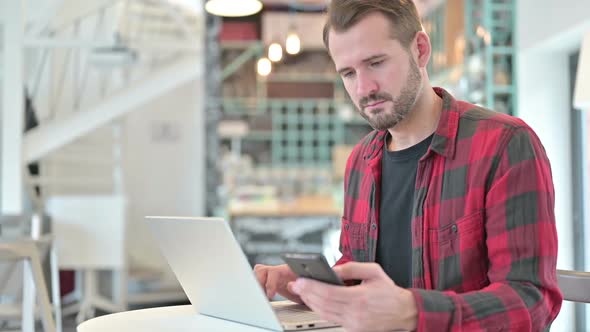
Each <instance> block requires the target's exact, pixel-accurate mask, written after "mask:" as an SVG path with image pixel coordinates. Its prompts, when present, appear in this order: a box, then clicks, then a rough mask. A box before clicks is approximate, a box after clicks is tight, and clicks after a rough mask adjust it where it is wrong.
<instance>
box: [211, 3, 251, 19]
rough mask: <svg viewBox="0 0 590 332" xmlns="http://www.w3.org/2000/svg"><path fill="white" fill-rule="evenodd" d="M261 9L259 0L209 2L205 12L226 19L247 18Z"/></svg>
mask: <svg viewBox="0 0 590 332" xmlns="http://www.w3.org/2000/svg"><path fill="white" fill-rule="evenodd" d="M261 9H262V2H260V0H238V1H236V0H209V1H207V3H206V4H205V10H206V11H207V12H208V13H210V14H213V15H217V16H226V17H240V16H249V15H253V14H256V13H258V12H259V11H260V10H261Z"/></svg>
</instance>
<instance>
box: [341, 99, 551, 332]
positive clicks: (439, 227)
mask: <svg viewBox="0 0 590 332" xmlns="http://www.w3.org/2000/svg"><path fill="white" fill-rule="evenodd" d="M435 92H436V93H437V94H438V95H439V96H441V97H442V98H443V109H442V112H441V117H440V121H439V124H438V128H437V129H436V132H435V134H434V137H433V139H432V143H431V145H430V147H429V149H428V152H427V153H426V155H424V156H423V157H422V158H421V160H420V161H419V163H418V170H417V175H416V187H415V194H414V205H413V210H412V235H411V236H412V248H413V249H412V284H413V288H411V289H410V291H412V293H413V294H414V296H415V298H416V303H417V306H418V331H462V330H463V331H482V330H485V331H500V330H501V331H541V330H545V329H547V330H548V327H549V326H550V324H551V322H552V321H553V319H554V318H555V317H556V316H557V314H558V312H559V309H560V307H561V302H562V295H561V292H560V291H559V288H558V285H557V278H556V260H557V231H556V228H555V216H554V211H553V210H554V189H553V182H552V179H551V169H550V165H549V160H548V158H547V156H546V154H545V150H544V148H543V146H542V145H541V143H540V141H539V138H538V137H537V136H536V134H535V133H534V132H533V130H532V129H531V128H530V127H529V126H528V125H526V124H525V123H524V122H523V121H522V120H520V119H518V118H515V117H511V116H508V115H505V114H501V113H496V112H492V111H490V110H486V109H483V108H480V107H477V106H475V105H472V104H469V103H466V102H462V101H457V100H455V99H454V98H453V97H452V96H451V95H450V94H449V93H447V92H446V91H444V90H443V89H440V88H435ZM385 135H386V131H373V132H371V133H370V134H369V135H367V136H366V137H365V138H364V139H363V140H362V141H361V142H360V143H359V144H357V146H356V147H355V148H354V149H353V152H352V153H351V155H350V157H349V159H348V162H347V166H346V175H345V181H344V190H345V197H344V202H345V203H344V216H343V218H342V233H341V238H340V251H341V252H342V254H343V256H342V258H341V259H340V260H339V261H338V262H337V264H343V263H345V262H347V261H359V262H373V261H375V252H376V244H377V233H378V228H379V204H380V185H381V158H382V154H383V144H384V137H385Z"/></svg>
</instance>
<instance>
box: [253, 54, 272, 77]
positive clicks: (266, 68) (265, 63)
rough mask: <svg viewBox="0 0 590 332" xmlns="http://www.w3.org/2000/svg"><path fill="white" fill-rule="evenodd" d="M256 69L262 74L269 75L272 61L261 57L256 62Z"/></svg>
mask: <svg viewBox="0 0 590 332" xmlns="http://www.w3.org/2000/svg"><path fill="white" fill-rule="evenodd" d="M256 71H257V72H258V75H260V76H268V74H270V72H271V71H272V63H271V62H270V60H268V59H267V58H261V59H259V60H258V63H257V64H256Z"/></svg>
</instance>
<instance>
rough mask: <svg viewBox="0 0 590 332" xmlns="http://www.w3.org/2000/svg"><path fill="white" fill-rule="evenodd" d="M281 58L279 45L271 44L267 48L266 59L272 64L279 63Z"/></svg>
mask: <svg viewBox="0 0 590 332" xmlns="http://www.w3.org/2000/svg"><path fill="white" fill-rule="evenodd" d="M282 58H283V47H281V44H279V43H272V44H270V46H269V47H268V59H269V60H270V61H272V62H277V61H281V59H282Z"/></svg>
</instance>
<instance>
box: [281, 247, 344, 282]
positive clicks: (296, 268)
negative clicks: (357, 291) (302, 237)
mask: <svg viewBox="0 0 590 332" xmlns="http://www.w3.org/2000/svg"><path fill="white" fill-rule="evenodd" d="M281 257H282V258H283V260H284V261H285V263H287V265H289V267H290V268H291V270H293V272H295V274H296V275H298V276H300V277H303V278H310V279H314V280H318V281H322V282H325V283H328V284H332V285H339V286H344V283H343V282H342V280H341V279H340V277H338V275H337V274H336V273H335V272H334V270H332V268H331V267H330V264H328V261H326V258H325V257H324V255H322V254H317V253H305V254H304V253H285V254H282V255H281Z"/></svg>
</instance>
